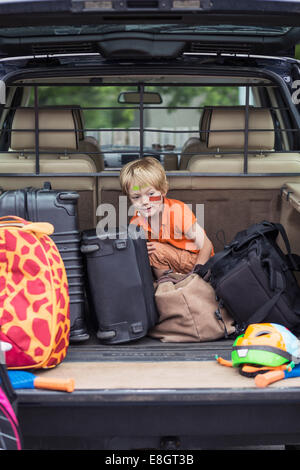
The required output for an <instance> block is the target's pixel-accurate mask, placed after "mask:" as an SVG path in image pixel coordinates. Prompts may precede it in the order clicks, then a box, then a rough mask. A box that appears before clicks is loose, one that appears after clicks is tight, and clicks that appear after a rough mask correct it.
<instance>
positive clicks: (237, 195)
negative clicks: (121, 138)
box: [168, 107, 300, 251]
mask: <svg viewBox="0 0 300 470" xmlns="http://www.w3.org/2000/svg"><path fill="white" fill-rule="evenodd" d="M205 112H206V115H205V116H204V117H202V119H201V123H200V125H201V130H204V131H207V132H202V133H201V136H202V140H201V139H200V138H199V139H194V140H192V141H191V140H190V141H189V142H187V144H189V146H190V147H189V149H188V150H189V152H190V153H193V152H194V153H195V155H191V156H189V158H188V156H187V155H186V158H187V168H186V169H185V170H183V171H178V172H176V173H175V172H173V173H170V174H169V175H168V180H169V187H170V190H169V193H168V194H169V197H173V198H174V199H181V200H183V201H184V202H186V203H190V204H192V208H193V210H196V207H197V204H203V205H204V225H205V229H206V231H207V233H208V235H209V237H210V238H211V240H212V242H213V244H214V246H215V249H216V251H218V250H219V249H222V247H223V246H222V238H224V243H225V242H226V243H228V242H229V241H230V240H231V239H232V238H233V237H234V235H235V234H236V233H237V232H238V231H240V230H243V229H244V228H245V227H246V226H248V225H249V224H251V223H255V222H259V221H261V220H264V219H268V220H271V221H272V220H273V221H278V220H279V217H280V207H281V196H280V190H281V187H282V186H283V185H284V184H286V183H297V182H300V177H299V176H292V175H291V176H282V175H280V174H278V176H277V175H275V176H255V175H252V176H250V175H249V176H243V177H240V176H233V175H228V176H227V175H226V174H228V173H243V170H244V149H243V146H244V132H235V131H234V129H243V126H244V122H245V108H244V107H238V108H237V107H235V108H210V109H207V110H206V111H205ZM205 123H207V125H205ZM249 128H250V129H268V130H267V131H263V130H260V131H259V130H258V131H257V132H255V131H251V130H250V132H249V134H248V136H249V142H248V143H249V145H248V148H249V150H252V151H254V152H255V154H252V155H251V154H249V155H248V171H249V172H252V173H259V174H262V173H276V172H277V173H279V172H281V173H300V154H299V153H297V152H293V153H279V152H278V153H277V152H275V150H274V140H275V135H274V134H275V133H274V125H273V121H272V117H271V114H270V112H269V111H268V110H265V109H262V108H250V109H249ZM218 129H220V130H222V129H228V130H229V131H230V130H231V129H232V131H231V132H229V133H225V132H210V131H211V130H218ZM269 129H270V130H269ZM225 134H226V135H225ZM192 145H193V146H194V147H192ZM187 147H188V145H186V146H185V148H186V149H185V151H187ZM200 151H201V152H203V153H202V154H201V155H200ZM231 151H232V152H236V153H235V154H234V153H229V154H225V152H231ZM197 152H198V153H197ZM209 153H211V154H209ZM201 173H210V174H212V176H205V175H202V174H201ZM214 173H216V174H215V175H214ZM220 173H224V176H222V175H220ZM232 214H235V217H232ZM218 232H219V233H218ZM223 235H224V237H223ZM219 240H220V241H219Z"/></svg>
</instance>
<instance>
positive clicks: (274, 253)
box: [197, 221, 300, 334]
mask: <svg viewBox="0 0 300 470" xmlns="http://www.w3.org/2000/svg"><path fill="white" fill-rule="evenodd" d="M279 234H280V235H281V236H282V238H283V241H284V244H285V247H286V253H283V251H282V250H281V249H280V247H279V246H278V244H277V237H278V235H279ZM197 269H198V271H199V274H201V276H202V277H204V278H205V279H206V280H207V281H209V282H210V283H211V285H212V286H213V288H214V289H215V293H216V296H217V300H218V301H219V305H220V307H222V306H224V307H225V308H226V310H227V311H228V313H229V314H230V315H231V316H232V318H233V319H234V320H235V321H236V326H237V331H240V332H242V331H244V329H245V328H246V327H247V326H248V325H249V324H250V323H262V322H268V323H269V322H272V323H279V324H281V325H284V326H285V327H287V328H288V329H289V330H291V331H293V332H294V333H295V334H297V333H300V286H299V285H298V282H297V280H296V278H295V275H294V272H293V271H299V270H300V257H299V256H298V255H296V254H292V253H291V249H290V244H289V240H288V237H287V234H286V232H285V229H284V227H283V226H282V225H281V224H277V223H271V222H267V221H264V222H261V223H259V224H254V225H252V226H250V227H249V228H248V229H247V230H243V231H241V232H239V233H238V234H237V235H236V236H235V238H234V239H233V240H232V242H231V243H230V244H229V245H227V246H226V247H225V248H224V250H223V251H221V252H219V253H216V255H214V256H213V257H212V258H210V259H209V261H208V262H207V263H206V264H205V265H198V266H197Z"/></svg>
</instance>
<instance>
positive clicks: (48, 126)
mask: <svg viewBox="0 0 300 470" xmlns="http://www.w3.org/2000/svg"><path fill="white" fill-rule="evenodd" d="M38 120H39V128H40V129H43V130H42V131H40V132H39V150H40V154H39V160H40V173H75V175H74V176H72V177H70V178H68V177H62V176H51V177H50V176H47V177H39V176H36V177H31V176H20V177H9V176H0V187H1V188H2V190H8V189H18V188H23V187H26V186H33V187H42V186H43V183H44V182H45V181H50V182H51V185H52V188H53V189H63V190H76V191H78V192H79V193H80V198H79V212H80V218H79V225H80V227H79V228H80V229H85V228H90V227H93V226H95V222H96V215H95V214H96V207H97V191H96V184H97V181H96V178H95V177H92V176H81V177H80V176H77V177H76V173H87V174H88V173H95V172H97V168H96V166H95V164H94V161H93V159H92V158H91V157H90V156H88V155H85V154H83V153H79V151H78V138H77V133H76V131H75V128H76V124H75V121H74V116H73V113H72V110H71V109H56V108H48V109H40V110H39V114H38ZM18 129H20V130H18ZM26 129H28V130H29V131H28V130H27V131H26ZM34 129H35V112H34V109H29V108H28V109H24V108H20V109H17V110H16V112H15V115H14V119H13V124H12V132H11V140H10V150H11V151H10V152H6V153H0V173H17V174H20V173H35V147H36V145H35V132H34ZM59 129H64V130H65V131H60V130H59ZM30 130H32V132H30ZM48 130H49V132H48ZM68 152H76V153H73V154H68Z"/></svg>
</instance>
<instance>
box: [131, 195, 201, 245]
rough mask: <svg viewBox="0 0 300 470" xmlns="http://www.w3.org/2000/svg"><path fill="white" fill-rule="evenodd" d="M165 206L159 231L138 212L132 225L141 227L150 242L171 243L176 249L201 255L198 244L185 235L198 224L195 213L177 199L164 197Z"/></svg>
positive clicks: (132, 220)
mask: <svg viewBox="0 0 300 470" xmlns="http://www.w3.org/2000/svg"><path fill="white" fill-rule="evenodd" d="M163 204H164V205H163V212H162V219H161V221H162V222H161V226H160V227H157V231H155V230H154V229H153V227H151V226H150V225H149V223H148V220H147V218H146V217H143V216H142V215H139V214H138V212H136V214H135V215H134V216H133V217H132V219H131V220H130V224H136V225H139V226H141V227H142V228H143V229H144V231H145V234H146V237H147V239H148V241H159V242H161V243H170V244H171V245H173V246H175V247H176V248H181V249H182V250H187V251H191V252H192V253H199V251H200V250H199V248H198V247H197V245H196V243H195V242H193V240H190V239H189V238H187V237H186V236H185V233H187V231H188V230H189V229H190V228H191V227H192V225H193V224H194V223H195V222H197V219H196V216H195V215H194V213H193V212H192V211H191V210H190V208H189V207H188V206H187V205H186V204H185V203H184V202H181V201H177V200H176V199H168V198H166V197H164V200H163Z"/></svg>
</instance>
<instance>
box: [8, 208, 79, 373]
mask: <svg viewBox="0 0 300 470" xmlns="http://www.w3.org/2000/svg"><path fill="white" fill-rule="evenodd" d="M3 219H4V218H0V340H2V341H6V342H8V343H10V344H11V345H12V348H11V349H10V350H9V351H6V363H7V367H8V368H13V369H25V368H28V369H29V368H50V367H54V366H56V365H57V364H59V363H60V362H61V361H62V360H63V359H64V358H65V356H66V353H67V348H68V345H69V333H70V315H69V292H68V282H67V275H66V271H65V267H64V264H63V261H62V259H61V256H60V253H59V251H58V249H57V247H56V245H55V243H54V242H53V240H52V239H51V238H50V237H49V236H48V235H51V233H53V226H52V225H51V224H47V223H31V222H28V221H24V220H23V219H19V218H17V217H13V218H12V219H13V220H12V221H7V218H5V220H3Z"/></svg>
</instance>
